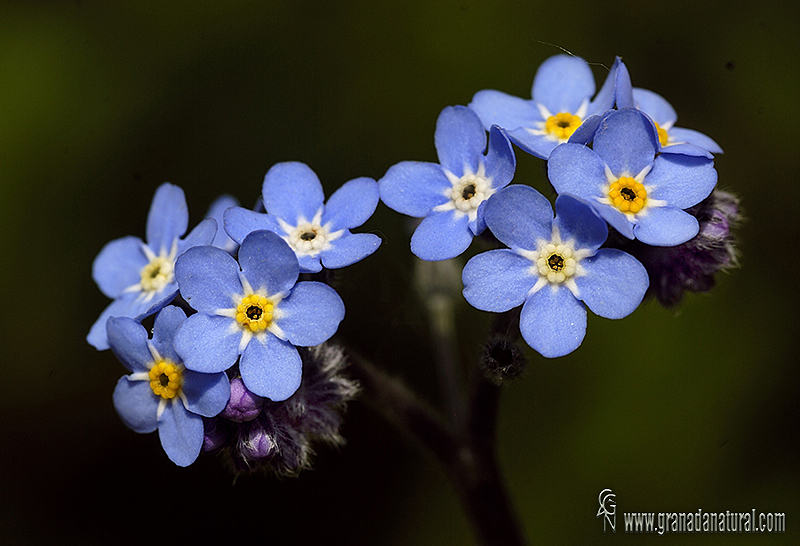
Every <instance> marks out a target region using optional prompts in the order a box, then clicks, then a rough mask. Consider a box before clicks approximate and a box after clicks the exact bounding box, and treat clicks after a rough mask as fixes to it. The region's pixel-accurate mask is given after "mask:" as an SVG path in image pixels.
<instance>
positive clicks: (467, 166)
mask: <svg viewBox="0 0 800 546" xmlns="http://www.w3.org/2000/svg"><path fill="white" fill-rule="evenodd" d="M434 141H435V144H436V152H437V154H438V156H439V162H440V163H439V164H436V163H427V162H421V161H403V162H401V163H398V164H396V165H394V166H392V167H391V168H390V169H389V170H388V171H387V172H386V175H385V176H384V177H383V178H381V179H380V180H379V181H378V185H379V187H380V194H381V199H382V200H383V202H384V203H385V204H386V205H387V206H388V207H389V208H391V209H393V210H396V211H397V212H400V213H403V214H407V215H409V216H415V217H418V218H419V217H424V219H423V220H422V222H421V223H420V224H419V226H417V229H416V231H414V234H413V235H412V237H411V252H413V253H414V254H415V255H417V256H418V257H419V258H422V259H423V260H427V261H438V260H447V259H449V258H454V257H456V256H458V255H459V254H461V253H462V252H464V251H465V250H466V249H467V247H468V246H469V244H470V243H471V242H472V238H473V236H475V235H479V234H480V233H481V232H482V231H483V230H484V229H485V227H486V224H485V223H484V221H483V204H484V203H485V201H486V199H488V198H489V197H490V196H491V195H492V194H493V193H495V192H496V191H497V190H498V189H500V188H503V187H505V186H506V185H507V184H508V183H509V182H510V181H511V179H512V178H513V176H514V169H515V168H516V159H515V157H514V151H513V150H512V148H511V144H510V142H509V141H508V138H507V137H506V136H505V134H504V133H503V131H502V130H501V129H499V128H498V127H492V128H491V131H490V134H489V148H488V151H487V152H486V155H483V151H484V150H485V149H486V132H485V131H484V129H483V126H482V125H481V121H480V120H479V119H478V116H477V115H475V113H474V112H472V111H471V110H470V109H468V108H466V107H464V106H450V107H447V108H445V109H444V110H442V113H441V114H439V119H438V120H437V122H436V132H435V134H434Z"/></svg>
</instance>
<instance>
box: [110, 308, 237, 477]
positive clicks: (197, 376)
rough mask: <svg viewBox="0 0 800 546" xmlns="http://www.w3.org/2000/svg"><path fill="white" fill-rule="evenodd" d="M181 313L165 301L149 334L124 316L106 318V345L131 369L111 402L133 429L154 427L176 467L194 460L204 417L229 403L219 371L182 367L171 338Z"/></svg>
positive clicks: (225, 382) (181, 319)
mask: <svg viewBox="0 0 800 546" xmlns="http://www.w3.org/2000/svg"><path fill="white" fill-rule="evenodd" d="M185 320H186V314H185V313H184V312H183V311H182V310H181V309H179V308H178V307H173V306H168V307H165V308H164V309H162V310H161V312H160V313H159V314H158V316H156V320H155V326H154V327H153V338H152V339H147V331H146V330H145V328H144V326H142V325H141V324H139V323H138V322H136V321H135V320H133V319H130V318H127V317H112V318H111V319H109V320H108V325H107V327H108V341H109V344H110V346H111V350H112V351H113V352H114V354H115V355H116V356H117V358H118V359H119V360H120V362H122V364H123V365H124V366H125V367H126V368H127V369H128V370H130V371H131V372H132V373H131V374H130V375H126V376H123V377H121V378H120V380H119V381H118V382H117V387H116V388H115V389H114V407H115V408H116V410H117V412H118V413H119V415H120V417H121V418H122V420H123V422H124V423H125V424H126V425H127V426H128V427H129V428H131V429H133V430H134V431H136V432H141V433H146V432H153V431H154V430H156V429H158V436H159V439H160V440H161V446H162V447H163V448H164V451H165V452H166V454H167V456H168V457H169V458H170V460H172V462H174V463H175V464H177V465H179V466H188V465H190V464H192V463H193V462H194V460H195V459H196V458H197V456H198V454H199V453H200V448H201V447H202V446H203V435H204V434H203V417H214V416H215V415H217V414H218V413H219V412H221V411H222V410H223V409H224V408H225V405H226V404H227V403H228V398H229V396H230V384H229V383H228V376H227V375H225V374H224V373H210V374H207V373H198V372H193V371H191V370H187V369H186V368H185V367H184V366H183V363H182V361H181V358H180V357H179V356H178V354H177V353H176V352H175V349H174V347H173V340H174V337H175V333H176V332H177V331H178V328H179V327H180V326H181V324H182V323H183V322H184V321H185Z"/></svg>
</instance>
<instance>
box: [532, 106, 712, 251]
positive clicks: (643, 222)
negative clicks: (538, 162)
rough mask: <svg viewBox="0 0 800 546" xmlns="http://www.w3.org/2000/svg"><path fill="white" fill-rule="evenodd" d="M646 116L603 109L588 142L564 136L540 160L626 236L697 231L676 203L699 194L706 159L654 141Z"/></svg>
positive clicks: (649, 240) (652, 237) (563, 187)
mask: <svg viewBox="0 0 800 546" xmlns="http://www.w3.org/2000/svg"><path fill="white" fill-rule="evenodd" d="M659 149H660V147H659V144H658V136H657V134H656V129H655V126H654V125H653V123H652V121H651V120H650V118H648V117H647V116H646V115H644V114H643V113H642V112H640V111H639V110H636V109H634V108H623V109H622V110H618V111H615V112H612V113H611V114H609V115H608V116H606V117H605V118H604V119H603V121H602V123H600V127H599V128H598V129H597V132H596V133H595V135H594V141H593V143H592V148H588V147H586V146H583V145H580V144H574V143H569V142H568V143H566V144H563V145H561V146H559V147H558V148H556V149H555V150H553V153H552V154H551V155H550V160H549V161H548V162H547V170H548V176H549V178H550V182H551V183H552V184H553V187H554V188H555V189H556V191H557V192H558V193H568V194H572V195H575V196H577V197H579V198H581V199H583V200H585V201H587V202H588V203H590V204H591V205H592V206H594V207H595V208H596V210H597V211H598V212H599V213H600V215H601V216H602V217H603V218H605V219H606V220H607V221H608V223H609V224H611V226H613V227H614V228H615V229H616V230H617V231H619V232H620V233H621V234H622V235H624V236H625V237H627V238H629V239H633V238H636V239H638V240H640V241H642V242H643V243H646V244H649V245H655V246H674V245H678V244H681V243H684V242H686V241H688V240H689V239H691V238H692V237H694V236H695V235H697V232H698V229H699V224H698V222H697V219H696V218H695V217H694V216H692V215H691V214H689V213H688V212H686V211H685V210H683V209H687V208H689V207H691V206H693V205H696V204H697V203H699V202H700V201H702V200H703V199H705V198H706V197H707V196H708V195H709V194H710V193H711V190H713V189H714V186H715V185H716V183H717V171H716V170H715V169H714V162H713V160H712V159H710V158H708V157H705V156H691V155H685V154H683V153H675V154H673V153H667V152H669V148H663V149H660V151H661V152H662V153H659V154H657V152H658V151H659Z"/></svg>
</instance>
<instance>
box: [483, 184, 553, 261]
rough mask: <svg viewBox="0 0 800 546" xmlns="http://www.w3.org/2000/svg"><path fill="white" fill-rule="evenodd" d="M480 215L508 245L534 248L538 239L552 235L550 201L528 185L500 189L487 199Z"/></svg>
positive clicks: (498, 237) (528, 248) (499, 238)
mask: <svg viewBox="0 0 800 546" xmlns="http://www.w3.org/2000/svg"><path fill="white" fill-rule="evenodd" d="M483 217H484V220H485V221H486V225H487V226H488V227H489V229H490V230H492V233H493V234H494V236H495V237H497V239H498V240H499V241H500V242H502V243H503V244H505V245H506V246H509V247H511V248H522V249H525V250H534V249H535V248H536V243H537V242H538V241H539V240H541V239H547V240H548V241H549V240H550V238H551V237H552V235H553V230H552V221H553V209H552V207H551V206H550V202H549V201H548V200H547V199H545V197H544V196H543V195H542V194H541V193H539V192H538V191H536V190H535V189H533V188H531V187H530V186H522V185H519V184H514V185H512V186H508V187H506V188H504V189H502V190H500V191H499V192H497V193H496V194H494V195H493V196H491V197H490V198H489V200H488V201H487V202H486V207H485V209H484V215H483Z"/></svg>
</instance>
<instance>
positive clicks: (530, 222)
mask: <svg viewBox="0 0 800 546" xmlns="http://www.w3.org/2000/svg"><path fill="white" fill-rule="evenodd" d="M486 224H487V225H488V226H489V229H490V230H491V231H492V233H493V234H494V235H495V236H496V237H497V238H498V239H499V240H500V241H501V242H502V243H504V244H505V245H507V246H509V247H510V249H500V250H490V251H488V252H484V253H482V254H478V255H477V256H475V257H474V258H472V259H471V260H470V261H469V262H467V265H466V266H464V271H463V275H462V277H463V281H464V297H465V298H466V300H467V301H468V302H469V303H470V304H471V305H472V306H474V307H476V308H478V309H481V310H483V311H492V312H495V313H500V312H504V311H508V310H510V309H513V308H514V307H517V306H519V305H522V314H521V315H520V331H521V333H522V337H523V338H524V339H525V341H526V342H527V343H528V345H530V346H531V347H532V348H533V349H535V350H536V351H538V352H539V353H541V354H542V355H543V356H546V357H549V358H552V357H557V356H563V355H566V354H568V353H571V352H572V351H574V350H575V349H577V348H578V346H579V345H580V344H581V342H582V341H583V337H584V335H585V333H586V307H585V306H584V304H586V306H588V307H589V309H591V310H592V311H593V312H594V313H595V314H597V315H600V316H601V317H606V318H612V319H618V318H622V317H625V316H627V315H629V314H630V313H632V312H633V311H634V310H635V309H636V307H638V305H639V303H641V301H642V298H643V297H644V294H645V291H646V290H647V285H648V277H647V271H646V270H645V268H644V266H642V264H640V263H639V262H638V261H636V259H635V258H633V257H632V256H631V255H630V254H627V253H625V252H622V251H621V250H616V249H608V248H600V245H602V244H603V243H604V242H605V240H606V237H607V235H608V227H607V226H606V223H605V222H604V221H603V220H602V219H601V218H600V217H599V216H597V214H596V213H595V212H594V211H593V210H592V209H591V208H590V207H589V206H587V205H586V204H584V203H582V202H581V201H579V200H577V199H575V198H574V197H571V196H568V195H560V196H559V197H558V198H557V199H556V217H555V220H553V209H552V208H551V207H550V203H549V202H548V201H547V199H545V198H544V196H542V194H540V193H539V192H537V191H536V190H534V189H533V188H531V187H529V186H519V185H514V186H509V187H508V188H506V189H504V190H503V191H501V192H499V193H498V194H497V195H495V196H494V197H492V198H491V199H490V200H489V202H488V203H487V204H486ZM581 302H583V303H581Z"/></svg>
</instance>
